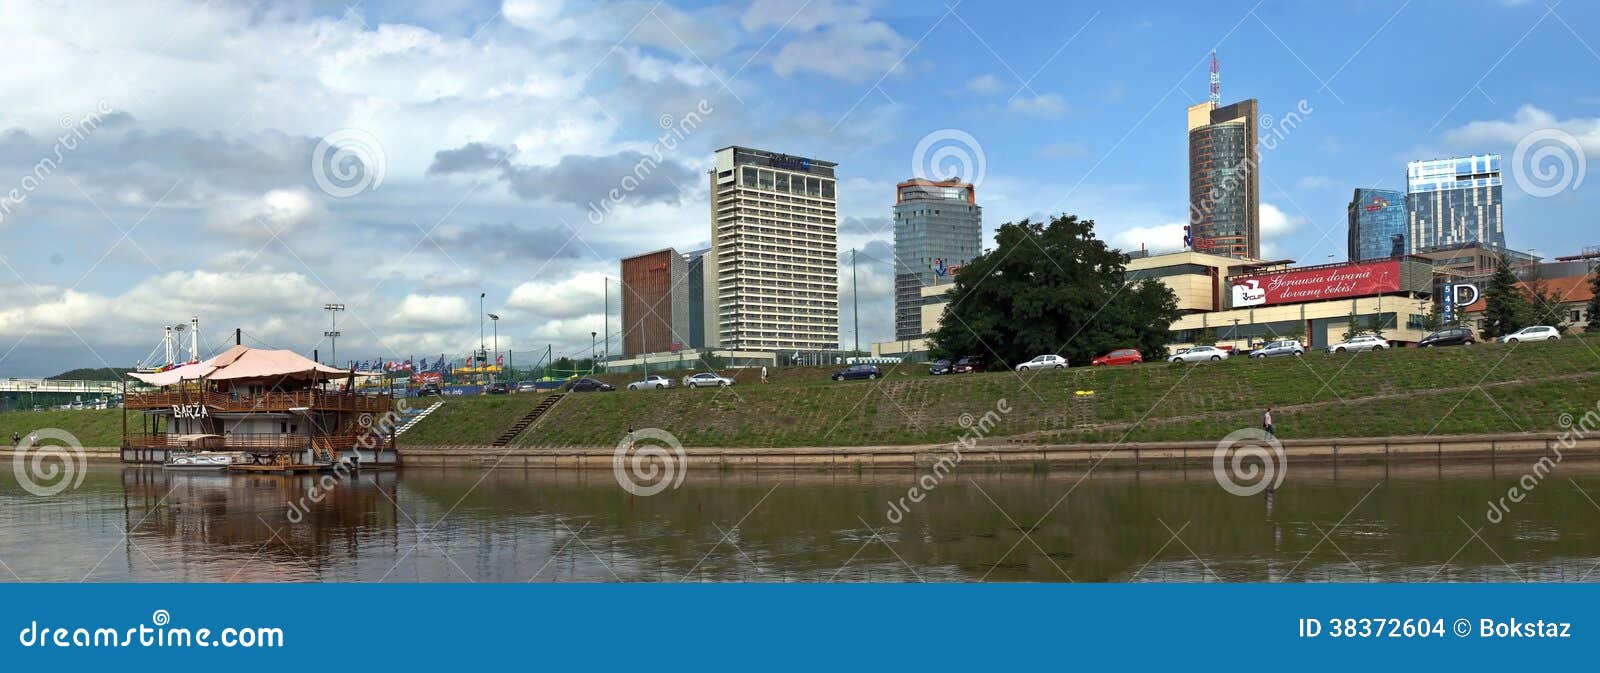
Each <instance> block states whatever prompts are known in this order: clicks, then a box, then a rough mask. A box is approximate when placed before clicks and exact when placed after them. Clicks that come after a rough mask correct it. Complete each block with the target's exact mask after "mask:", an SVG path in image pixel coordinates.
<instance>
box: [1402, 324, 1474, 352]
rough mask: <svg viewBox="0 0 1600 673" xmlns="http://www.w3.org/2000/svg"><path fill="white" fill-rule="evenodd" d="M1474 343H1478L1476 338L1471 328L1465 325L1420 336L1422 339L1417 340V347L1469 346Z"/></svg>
mask: <svg viewBox="0 0 1600 673" xmlns="http://www.w3.org/2000/svg"><path fill="white" fill-rule="evenodd" d="M1475 343H1478V339H1477V338H1476V337H1474V336H1472V330H1470V329H1467V328H1465V327H1447V328H1445V329H1442V330H1439V331H1437V332H1434V333H1433V334H1429V335H1428V336H1425V337H1422V340H1421V341H1418V342H1417V348H1430V347H1433V346H1471V345H1472V344H1475Z"/></svg>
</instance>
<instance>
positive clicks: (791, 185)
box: [740, 166, 833, 199]
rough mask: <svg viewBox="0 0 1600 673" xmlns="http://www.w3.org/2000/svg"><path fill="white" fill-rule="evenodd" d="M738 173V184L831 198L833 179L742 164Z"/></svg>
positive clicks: (753, 187)
mask: <svg viewBox="0 0 1600 673" xmlns="http://www.w3.org/2000/svg"><path fill="white" fill-rule="evenodd" d="M742 168H743V170H742V171H741V173H740V176H741V177H740V184H741V185H743V186H745V187H749V188H751V189H764V190H767V191H771V192H780V193H789V194H802V195H805V196H820V197H822V198H824V199H831V198H833V181H832V180H825V179H822V178H813V177H806V176H802V175H791V174H789V173H784V172H781V171H772V170H767V169H764V168H755V167H753V166H744V167H742Z"/></svg>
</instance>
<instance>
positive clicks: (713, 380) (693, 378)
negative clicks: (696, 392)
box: [683, 372, 733, 388]
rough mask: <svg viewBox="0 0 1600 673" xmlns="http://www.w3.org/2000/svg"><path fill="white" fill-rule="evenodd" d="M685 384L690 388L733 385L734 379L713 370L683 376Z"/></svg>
mask: <svg viewBox="0 0 1600 673" xmlns="http://www.w3.org/2000/svg"><path fill="white" fill-rule="evenodd" d="M683 385H685V386H687V387H690V388H703V387H705V386H731V385H733V379H731V378H728V377H726V376H722V375H720V374H715V373H712V372H700V373H699V374H690V375H688V376H685V377H683Z"/></svg>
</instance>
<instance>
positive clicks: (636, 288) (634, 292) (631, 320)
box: [622, 248, 690, 355]
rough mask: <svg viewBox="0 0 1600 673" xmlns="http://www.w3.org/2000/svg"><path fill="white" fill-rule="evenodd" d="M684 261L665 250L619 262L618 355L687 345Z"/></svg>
mask: <svg viewBox="0 0 1600 673" xmlns="http://www.w3.org/2000/svg"><path fill="white" fill-rule="evenodd" d="M688 275H689V269H688V262H687V261H685V260H684V257H683V255H680V254H678V251H677V250H674V249H672V248H665V249H662V250H657V251H655V252H647V253H645V254H642V255H637V256H634V257H628V258H625V259H623V260H622V352H623V354H625V355H639V354H641V353H664V352H668V351H675V350H680V349H683V348H688V347H689V346H690V325H689V282H688V281H689V279H688Z"/></svg>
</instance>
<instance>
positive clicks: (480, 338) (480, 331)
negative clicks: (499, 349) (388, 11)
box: [478, 292, 489, 355]
mask: <svg viewBox="0 0 1600 673" xmlns="http://www.w3.org/2000/svg"><path fill="white" fill-rule="evenodd" d="M487 296H489V293H487V292H479V293H478V353H479V354H480V355H481V354H483V298H484V297H487Z"/></svg>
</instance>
